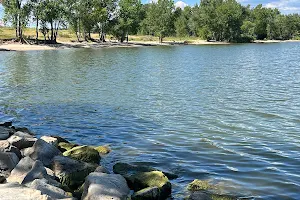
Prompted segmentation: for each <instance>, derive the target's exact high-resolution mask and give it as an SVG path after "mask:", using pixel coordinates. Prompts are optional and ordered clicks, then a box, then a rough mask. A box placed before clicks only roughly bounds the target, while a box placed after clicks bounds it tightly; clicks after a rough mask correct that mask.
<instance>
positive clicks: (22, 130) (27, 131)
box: [14, 127, 34, 136]
mask: <svg viewBox="0 0 300 200" xmlns="http://www.w3.org/2000/svg"><path fill="white" fill-rule="evenodd" d="M14 129H15V132H18V131H21V132H23V133H28V134H29V135H32V136H34V133H33V132H31V131H30V130H29V129H28V128H26V127H15V128H14Z"/></svg>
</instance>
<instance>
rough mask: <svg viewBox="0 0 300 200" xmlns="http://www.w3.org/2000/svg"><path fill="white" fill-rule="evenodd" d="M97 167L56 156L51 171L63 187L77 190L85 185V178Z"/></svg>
mask: <svg viewBox="0 0 300 200" xmlns="http://www.w3.org/2000/svg"><path fill="white" fill-rule="evenodd" d="M97 167H98V165H95V164H91V163H86V162H82V161H78V160H73V159H71V158H68V157H64V156H56V157H54V159H53V162H52V166H51V169H52V170H53V171H54V173H55V176H56V177H58V178H59V180H60V183H61V184H62V185H63V186H67V187H69V188H70V189H73V190H75V189H77V188H78V187H79V186H81V185H82V184H83V183H84V179H85V177H87V176H88V175H89V174H90V173H91V172H93V171H94V170H95V169H96V168H97Z"/></svg>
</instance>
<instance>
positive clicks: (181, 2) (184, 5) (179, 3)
mask: <svg viewBox="0 0 300 200" xmlns="http://www.w3.org/2000/svg"><path fill="white" fill-rule="evenodd" d="M186 6H188V4H187V3H185V2H183V1H177V2H176V3H175V8H181V9H182V10H183V9H184V7H186Z"/></svg>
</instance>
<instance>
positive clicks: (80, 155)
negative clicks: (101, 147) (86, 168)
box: [63, 146, 101, 164]
mask: <svg viewBox="0 0 300 200" xmlns="http://www.w3.org/2000/svg"><path fill="white" fill-rule="evenodd" d="M63 155H64V156H68V157H70V158H73V159H75V160H80V161H83V162H88V163H95V164H99V162H100V159H101V157H100V155H99V153H98V151H96V150H95V149H93V148H92V147H89V146H77V147H74V148H72V149H70V150H68V151H65V152H64V153H63Z"/></svg>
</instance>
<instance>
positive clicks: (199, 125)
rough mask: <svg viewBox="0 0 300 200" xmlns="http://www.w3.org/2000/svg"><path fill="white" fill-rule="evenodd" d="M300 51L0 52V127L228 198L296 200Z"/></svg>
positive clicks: (180, 192) (284, 47)
mask: <svg viewBox="0 0 300 200" xmlns="http://www.w3.org/2000/svg"><path fill="white" fill-rule="evenodd" d="M299 50H300V45H299V44H298V43H284V44H268V45H251V44H249V45H230V46H184V47H183V46H181V47H147V48H109V49H98V50H93V49H85V50H83V49H75V50H61V51H33V52H3V53H0V121H5V120H10V119H12V120H14V121H15V123H17V124H20V125H22V126H28V127H30V128H32V129H33V130H34V131H35V132H36V133H37V134H39V135H42V134H59V135H62V136H65V137H67V138H68V139H70V140H71V141H75V142H78V143H87V144H90V145H96V144H111V146H112V148H113V152H112V154H111V155H110V156H109V157H107V158H105V159H104V160H103V164H105V165H107V166H109V167H111V166H112V165H113V164H114V163H115V162H117V161H122V162H132V163H144V164H149V165H151V166H153V167H157V168H159V169H162V170H166V171H172V172H174V173H176V174H178V175H179V176H180V178H179V179H177V180H174V181H173V182H172V183H173V190H174V198H175V199H182V197H183V196H184V195H185V190H184V187H185V186H186V185H187V184H188V183H189V182H190V181H191V180H193V179H195V178H199V179H208V180H212V181H213V182H215V183H216V184H218V185H219V186H221V191H222V192H223V193H231V194H236V193H238V194H242V195H244V196H254V197H257V198H262V199H293V198H294V199H297V198H299V197H298V194H299V191H300V175H299V173H298V168H299V165H300V154H299V147H300V142H299V141H300V136H299V134H298V133H299V132H300V120H299V115H300V105H299V104H300V100H299V99H300V84H299V83H300V59H299Z"/></svg>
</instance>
